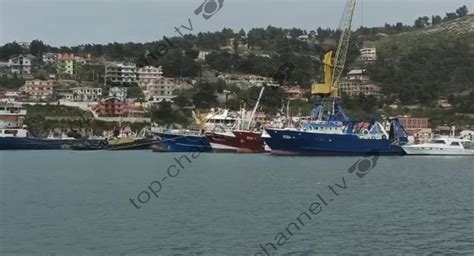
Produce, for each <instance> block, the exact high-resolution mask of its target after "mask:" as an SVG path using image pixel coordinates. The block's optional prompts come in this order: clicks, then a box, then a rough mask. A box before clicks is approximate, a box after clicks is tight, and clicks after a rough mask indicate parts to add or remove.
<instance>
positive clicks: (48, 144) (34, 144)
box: [0, 137, 92, 150]
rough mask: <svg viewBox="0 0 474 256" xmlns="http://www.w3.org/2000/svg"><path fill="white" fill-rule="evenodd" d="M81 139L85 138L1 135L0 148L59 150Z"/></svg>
mask: <svg viewBox="0 0 474 256" xmlns="http://www.w3.org/2000/svg"><path fill="white" fill-rule="evenodd" d="M81 141H85V140H60V139H43V138H31V137H30V138H28V137H1V138H0V150H59V149H68V148H70V147H71V146H72V145H74V144H75V143H78V142H81ZM91 141H92V140H91Z"/></svg>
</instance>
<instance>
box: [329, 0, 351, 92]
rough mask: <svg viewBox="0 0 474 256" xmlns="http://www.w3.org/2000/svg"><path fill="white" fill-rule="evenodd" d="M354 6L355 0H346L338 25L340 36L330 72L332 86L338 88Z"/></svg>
mask: <svg viewBox="0 0 474 256" xmlns="http://www.w3.org/2000/svg"><path fill="white" fill-rule="evenodd" d="M355 6H356V0H348V1H347V4H346V8H345V10H344V15H343V16H342V17H343V18H342V22H341V25H340V28H339V29H340V31H341V38H340V39H339V45H338V47H337V51H336V57H335V58H334V71H333V73H332V75H333V77H332V81H333V83H334V85H333V86H334V87H336V88H338V83H339V79H340V78H341V76H342V73H343V72H344V67H345V65H346V59H347V51H348V49H349V42H350V39H351V29H352V18H353V17H354V10H355Z"/></svg>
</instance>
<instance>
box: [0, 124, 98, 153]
mask: <svg viewBox="0 0 474 256" xmlns="http://www.w3.org/2000/svg"><path fill="white" fill-rule="evenodd" d="M103 141H104V140H101V139H75V138H70V137H62V138H53V137H48V138H41V137H36V136H33V135H31V134H30V133H29V132H28V130H27V129H26V128H25V127H23V128H1V129H0V150H59V149H69V148H71V147H72V146H73V145H74V144H77V143H80V142H87V143H93V144H99V143H102V142H103Z"/></svg>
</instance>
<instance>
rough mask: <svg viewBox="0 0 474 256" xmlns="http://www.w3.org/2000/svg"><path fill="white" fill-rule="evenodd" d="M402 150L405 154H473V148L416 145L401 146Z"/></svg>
mask: <svg viewBox="0 0 474 256" xmlns="http://www.w3.org/2000/svg"><path fill="white" fill-rule="evenodd" d="M403 150H404V151H405V152H406V154H407V155H415V156H416V155H418V156H474V150H460V149H448V148H443V149H441V148H421V147H417V146H406V147H403Z"/></svg>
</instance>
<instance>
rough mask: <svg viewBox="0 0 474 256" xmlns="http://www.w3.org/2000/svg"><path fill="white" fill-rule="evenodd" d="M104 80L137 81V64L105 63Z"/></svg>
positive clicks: (115, 81) (118, 81)
mask: <svg viewBox="0 0 474 256" xmlns="http://www.w3.org/2000/svg"><path fill="white" fill-rule="evenodd" d="M104 80H105V81H106V82H113V83H122V84H123V83H134V82H137V80H138V79H137V66H136V65H135V63H117V62H109V63H106V65H105V79H104Z"/></svg>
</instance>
